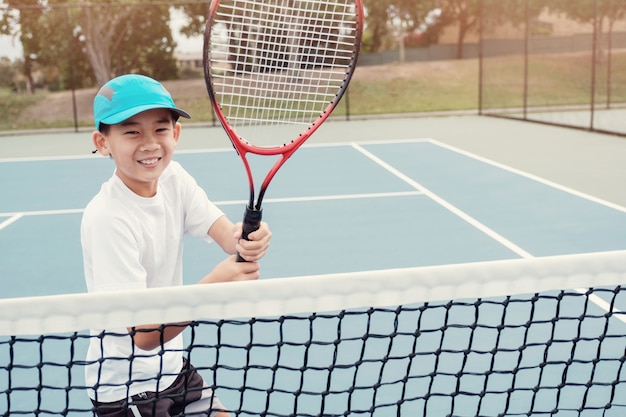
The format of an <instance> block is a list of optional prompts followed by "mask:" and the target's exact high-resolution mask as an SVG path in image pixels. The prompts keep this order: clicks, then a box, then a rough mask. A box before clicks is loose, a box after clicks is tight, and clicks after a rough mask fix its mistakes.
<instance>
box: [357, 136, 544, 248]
mask: <svg viewBox="0 0 626 417" xmlns="http://www.w3.org/2000/svg"><path fill="white" fill-rule="evenodd" d="M352 147H353V148H354V149H356V150H357V151H359V152H361V153H362V154H363V155H365V156H366V157H368V158H369V159H371V160H372V161H374V162H376V163H377V164H378V165H380V166H381V167H383V168H384V169H386V170H387V171H389V172H390V173H392V174H393V175H395V176H396V177H398V178H400V179H401V180H402V181H404V182H406V183H407V184H409V185H410V186H411V187H413V188H415V189H416V190H418V191H419V192H421V193H424V195H426V196H427V197H429V198H430V199H432V200H433V201H435V202H436V203H437V204H439V205H441V206H442V207H444V208H445V209H447V210H449V211H451V212H452V213H453V214H455V215H456V216H458V217H459V218H461V219H463V220H464V221H466V222H467V223H469V224H471V225H472V226H474V227H475V228H476V229H478V230H480V231H481V232H483V233H484V234H486V235H487V236H489V237H491V238H492V239H494V240H495V241H497V242H499V243H500V244H501V245H503V246H505V247H507V248H509V249H510V250H512V251H513V252H515V253H516V254H518V255H519V256H521V257H522V258H533V255H531V254H530V253H528V252H526V251H525V250H524V249H522V248H521V247H519V246H517V245H516V244H515V243H513V242H511V241H510V240H508V239H506V238H505V237H504V236H502V235H500V234H499V233H497V232H496V231H494V230H492V229H490V228H488V227H487V226H485V225H484V224H482V223H481V222H479V221H478V220H476V219H474V218H473V217H471V216H470V215H468V214H467V213H465V212H464V211H462V210H460V209H458V208H457V207H456V206H454V205H452V204H450V203H449V202H447V201H446V200H444V199H443V198H441V197H439V196H438V195H437V194H435V193H433V192H432V191H430V190H429V189H427V188H425V187H424V186H422V185H421V184H419V183H418V182H417V181H415V180H413V179H412V178H410V177H408V176H406V175H404V174H403V173H402V172H400V171H398V170H397V169H396V168H394V167H393V166H391V165H389V164H388V163H386V162H385V161H383V160H382V159H380V158H379V157H377V156H376V155H374V154H372V153H371V152H369V151H367V150H365V149H364V148H363V147H362V146H361V145H360V144H358V143H353V144H352Z"/></svg>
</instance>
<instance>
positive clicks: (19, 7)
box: [0, 0, 177, 88]
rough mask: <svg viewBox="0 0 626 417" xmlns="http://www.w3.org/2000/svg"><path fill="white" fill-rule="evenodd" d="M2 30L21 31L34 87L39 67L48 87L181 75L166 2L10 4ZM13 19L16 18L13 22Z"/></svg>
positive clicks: (38, 0) (42, 0)
mask: <svg viewBox="0 0 626 417" xmlns="http://www.w3.org/2000/svg"><path fill="white" fill-rule="evenodd" d="M8 6H9V7H10V8H12V9H10V10H15V11H17V12H19V14H18V16H19V17H17V18H15V17H12V18H11V16H14V15H13V14H11V13H8V12H7V13H4V14H3V16H2V19H0V28H1V29H2V31H3V32H6V31H9V30H15V28H17V27H19V28H20V41H21V42H22V46H23V48H24V74H25V76H26V77H27V78H29V80H30V82H29V83H30V84H31V85H33V84H34V80H33V75H32V74H33V70H34V68H35V67H37V68H38V69H39V70H40V71H41V72H42V73H43V74H45V78H46V80H47V82H48V85H49V86H53V85H56V86H57V88H67V87H74V86H85V85H93V83H94V82H95V83H96V84H98V85H102V84H104V83H105V82H106V81H108V80H109V79H110V78H111V77H113V76H116V75H120V74H122V73H126V72H141V73H144V74H147V75H151V76H153V77H155V78H160V79H171V78H176V77H177V68H176V61H175V59H174V48H175V43H174V41H173V38H172V33H171V30H170V28H169V20H170V13H169V7H168V6H167V5H166V4H163V3H158V4H151V3H145V2H142V0H111V1H108V2H107V3H103V4H94V3H93V2H88V1H86V0H9V2H8ZM11 19H13V20H11Z"/></svg>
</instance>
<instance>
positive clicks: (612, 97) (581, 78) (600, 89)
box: [479, 0, 626, 136]
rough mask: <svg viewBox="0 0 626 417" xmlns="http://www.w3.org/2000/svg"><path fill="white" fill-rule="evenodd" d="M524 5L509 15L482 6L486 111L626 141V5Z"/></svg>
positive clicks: (482, 104)
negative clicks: (497, 23)
mask: <svg viewBox="0 0 626 417" xmlns="http://www.w3.org/2000/svg"><path fill="white" fill-rule="evenodd" d="M524 1H525V4H524V3H523V2H522V7H521V8H520V9H517V10H515V13H517V16H508V17H506V18H503V16H502V15H501V14H500V15H496V14H495V13H496V12H498V13H501V9H498V10H496V9H495V8H490V7H487V4H488V2H487V1H483V8H482V11H481V15H480V16H481V23H482V24H481V34H480V51H479V55H480V69H479V73H480V89H479V91H480V96H479V112H480V114H483V115H491V116H500V117H507V118H515V119H521V120H527V121H533V122H540V123H548V124H554V125H559V126H569V127H576V128H581V129H587V130H592V131H598V132H603V133H611V134H617V135H623V136H626V18H625V17H624V14H625V12H624V4H623V0H586V1H585V2H581V1H572V2H570V3H569V5H571V8H572V10H571V12H568V11H564V10H563V9H561V10H560V11H558V12H557V11H555V10H554V9H551V8H550V7H549V6H550V4H551V3H553V2H551V1H550V0H544V1H543V2H542V3H544V4H540V5H539V6H537V5H538V3H541V2H537V1H535V0H524ZM537 10H540V12H539V13H538V14H537V12H536V11H537ZM494 21H501V22H502V21H507V22H512V21H518V22H519V23H518V24H512V23H509V24H504V25H491V24H490V23H491V22H494Z"/></svg>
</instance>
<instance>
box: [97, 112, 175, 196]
mask: <svg viewBox="0 0 626 417" xmlns="http://www.w3.org/2000/svg"><path fill="white" fill-rule="evenodd" d="M180 129H181V126H180V123H175V122H173V119H172V114H171V113H170V111H169V110H167V109H153V110H147V111H144V112H142V113H139V114H137V115H135V116H133V117H131V118H129V119H127V120H125V121H123V122H121V123H118V124H115V125H111V126H110V129H109V131H108V133H107V134H106V135H104V134H103V133H102V132H98V131H96V132H94V133H93V141H94V144H95V146H96V149H98V151H99V152H100V153H101V154H102V155H105V156H109V155H110V156H112V157H113V159H114V160H115V164H116V166H117V169H116V171H115V172H116V174H117V176H118V177H120V178H121V179H122V181H123V182H124V184H126V186H127V187H128V188H130V189H131V190H132V191H133V192H134V193H135V194H137V195H140V196H142V197H152V196H154V195H155V194H156V191H157V185H158V180H159V177H160V176H161V174H162V173H163V171H164V170H165V168H166V167H167V166H168V165H169V163H170V161H171V160H172V156H173V153H174V149H175V148H176V144H177V143H178V138H179V135H180Z"/></svg>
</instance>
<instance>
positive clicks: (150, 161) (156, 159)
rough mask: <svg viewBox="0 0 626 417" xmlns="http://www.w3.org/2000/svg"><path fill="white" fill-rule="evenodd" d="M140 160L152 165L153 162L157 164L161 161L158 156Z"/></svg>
mask: <svg viewBox="0 0 626 417" xmlns="http://www.w3.org/2000/svg"><path fill="white" fill-rule="evenodd" d="M139 162H140V163H142V164H144V165H152V164H156V163H157V162H159V159H158V158H154V159H144V160H143V161H139Z"/></svg>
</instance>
